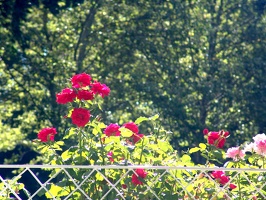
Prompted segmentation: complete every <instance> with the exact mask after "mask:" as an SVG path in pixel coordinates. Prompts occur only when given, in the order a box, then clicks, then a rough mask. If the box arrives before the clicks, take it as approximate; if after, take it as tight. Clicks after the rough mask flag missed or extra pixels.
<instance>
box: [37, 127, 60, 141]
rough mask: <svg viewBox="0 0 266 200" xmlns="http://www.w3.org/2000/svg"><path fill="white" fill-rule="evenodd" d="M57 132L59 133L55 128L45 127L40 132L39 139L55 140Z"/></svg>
mask: <svg viewBox="0 0 266 200" xmlns="http://www.w3.org/2000/svg"><path fill="white" fill-rule="evenodd" d="M55 134H57V132H56V129H55V128H43V129H42V130H40V132H39V133H38V139H40V140H41V141H42V142H48V141H54V136H55Z"/></svg>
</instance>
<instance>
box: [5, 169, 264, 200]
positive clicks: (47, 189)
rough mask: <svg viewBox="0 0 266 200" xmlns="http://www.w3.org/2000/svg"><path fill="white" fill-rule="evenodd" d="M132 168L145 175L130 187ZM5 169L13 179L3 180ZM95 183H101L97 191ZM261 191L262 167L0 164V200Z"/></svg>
mask: <svg viewBox="0 0 266 200" xmlns="http://www.w3.org/2000/svg"><path fill="white" fill-rule="evenodd" d="M138 168H141V169H144V170H145V171H146V172H148V177H147V178H145V179H141V178H140V180H141V181H142V182H143V184H142V185H137V186H136V185H133V184H132V182H131V177H132V175H133V174H136V172H135V170H136V169H138ZM11 171H12V172H14V173H15V175H14V176H13V177H7V174H10V172H11ZM213 171H223V172H225V173H226V174H227V175H228V176H230V181H229V182H226V183H225V184H220V183H219V181H218V182H217V180H215V179H214V178H213V177H212V175H211V173H212V172H213ZM77 177H81V178H77ZM114 177H115V178H114ZM149 180H151V181H149ZM96 183H97V184H98V185H97V184H96ZM99 183H101V184H102V185H100V187H99ZM230 184H235V185H236V187H237V188H235V189H233V190H232V188H230V187H229V186H230ZM265 190H266V169H253V168H217V167H215V168H205V167H181V166H180V167H179V166H117V165H108V166H84V165H75V166H71V165H0V199H18V200H24V199H29V200H35V199H36V200H39V199H54V200H58V199H65V200H68V199H89V200H95V199H103V200H104V199H112V200H114V199H117V200H120V199H121V200H128V199H147V200H148V199H154V200H157V199H159V200H160V199H164V200H165V199H175V200H179V199H180V200H181V199H210V200H215V199H228V200H229V199H232V200H233V199H241V200H242V199H251V200H254V199H257V200H258V199H262V200H263V199H266V191H265ZM97 195H98V196H97ZM171 195H172V198H171Z"/></svg>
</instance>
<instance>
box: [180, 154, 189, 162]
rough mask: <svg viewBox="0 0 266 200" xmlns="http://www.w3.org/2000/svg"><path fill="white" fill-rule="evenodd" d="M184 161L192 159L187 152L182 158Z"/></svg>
mask: <svg viewBox="0 0 266 200" xmlns="http://www.w3.org/2000/svg"><path fill="white" fill-rule="evenodd" d="M181 160H182V162H184V163H186V162H190V161H191V157H190V156H189V155H187V154H184V155H183V156H182V158H181Z"/></svg>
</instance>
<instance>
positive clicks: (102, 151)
mask: <svg viewBox="0 0 266 200" xmlns="http://www.w3.org/2000/svg"><path fill="white" fill-rule="evenodd" d="M99 140H100V142H101V154H102V159H103V165H105V161H104V150H103V141H102V138H101V136H99Z"/></svg>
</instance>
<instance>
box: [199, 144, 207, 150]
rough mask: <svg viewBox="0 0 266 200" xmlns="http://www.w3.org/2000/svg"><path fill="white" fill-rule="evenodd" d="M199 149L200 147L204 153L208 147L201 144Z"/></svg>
mask: <svg viewBox="0 0 266 200" xmlns="http://www.w3.org/2000/svg"><path fill="white" fill-rule="evenodd" d="M199 147H200V150H201V151H204V150H205V149H206V148H207V145H206V144H204V143H200V144H199Z"/></svg>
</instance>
